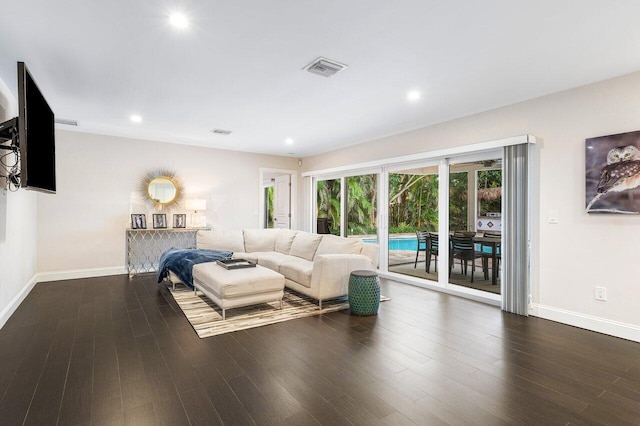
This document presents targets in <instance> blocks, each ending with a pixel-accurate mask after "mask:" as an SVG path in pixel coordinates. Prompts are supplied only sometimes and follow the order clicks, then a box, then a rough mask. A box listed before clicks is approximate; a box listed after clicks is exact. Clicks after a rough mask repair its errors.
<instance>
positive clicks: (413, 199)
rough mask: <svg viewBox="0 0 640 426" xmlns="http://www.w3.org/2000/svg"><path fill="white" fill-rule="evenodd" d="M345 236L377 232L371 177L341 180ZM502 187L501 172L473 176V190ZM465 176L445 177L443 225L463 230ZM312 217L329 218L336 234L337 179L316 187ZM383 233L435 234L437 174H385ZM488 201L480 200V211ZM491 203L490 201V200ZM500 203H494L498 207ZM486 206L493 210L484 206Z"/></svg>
mask: <svg viewBox="0 0 640 426" xmlns="http://www.w3.org/2000/svg"><path fill="white" fill-rule="evenodd" d="M345 185H346V195H347V199H346V214H347V218H346V219H347V220H346V223H347V230H346V234H347V235H371V234H376V233H377V228H378V224H377V214H378V211H377V196H378V194H377V175H375V174H371V175H360V176H349V177H347V178H345ZM481 185H482V186H481ZM501 185H502V171H501V170H484V171H480V172H479V174H478V187H479V188H480V187H482V188H493V187H499V186H501ZM468 189H469V188H468V179H467V172H459V173H450V174H449V191H450V192H449V200H450V202H449V227H450V229H451V230H466V229H467V227H468ZM316 194H317V208H318V210H317V217H318V218H323V217H326V218H328V219H329V223H330V230H331V233H333V234H339V233H340V225H341V223H342V220H341V217H340V197H341V188H340V179H329V180H323V181H318V183H317V193H316ZM388 200H389V232H390V233H392V234H395V233H398V234H400V233H412V232H415V231H418V230H429V231H437V230H438V176H437V175H418V174H403V173H390V174H389V198H388ZM486 203H488V202H483V209H484V208H485V206H487V204H486ZM493 203H495V202H493ZM499 203H500V201H499V200H498V209H497V210H495V211H500V206H499ZM488 208H493V207H491V206H488Z"/></svg>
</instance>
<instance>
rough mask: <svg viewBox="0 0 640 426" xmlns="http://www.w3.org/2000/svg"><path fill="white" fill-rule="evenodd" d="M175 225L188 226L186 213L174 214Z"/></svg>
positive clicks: (178, 226) (175, 226) (176, 226)
mask: <svg viewBox="0 0 640 426" xmlns="http://www.w3.org/2000/svg"><path fill="white" fill-rule="evenodd" d="M173 227H174V228H186V227H187V215H186V214H174V215H173Z"/></svg>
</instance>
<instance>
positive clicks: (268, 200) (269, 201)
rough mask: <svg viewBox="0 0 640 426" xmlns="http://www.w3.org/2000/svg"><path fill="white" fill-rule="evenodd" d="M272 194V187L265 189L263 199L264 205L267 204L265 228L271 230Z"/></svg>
mask: <svg viewBox="0 0 640 426" xmlns="http://www.w3.org/2000/svg"><path fill="white" fill-rule="evenodd" d="M273 194H274V187H273V186H269V187H267V188H265V189H264V198H265V200H266V204H267V209H266V210H267V228H273V226H274V225H273V214H274V209H273Z"/></svg>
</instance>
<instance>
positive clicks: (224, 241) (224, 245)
mask: <svg viewBox="0 0 640 426" xmlns="http://www.w3.org/2000/svg"><path fill="white" fill-rule="evenodd" d="M196 247H197V248H199V249H209V250H228V251H232V252H234V253H235V252H243V251H245V250H244V239H243V237H242V231H241V230H239V229H238V230H226V229H212V230H211V231H198V235H197V237H196Z"/></svg>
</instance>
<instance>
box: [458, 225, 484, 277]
mask: <svg viewBox="0 0 640 426" xmlns="http://www.w3.org/2000/svg"><path fill="white" fill-rule="evenodd" d="M449 257H450V261H449V276H451V270H452V269H453V264H454V262H455V259H460V269H462V270H463V272H464V274H465V275H467V270H468V266H469V261H471V282H473V275H474V272H475V271H476V259H482V260H483V269H484V256H483V254H482V252H480V251H476V248H475V244H474V242H473V238H472V237H459V236H456V235H452V236H451V254H450V256H449ZM485 275H486V270H485Z"/></svg>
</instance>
